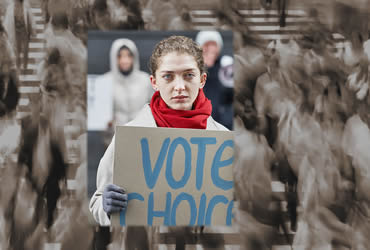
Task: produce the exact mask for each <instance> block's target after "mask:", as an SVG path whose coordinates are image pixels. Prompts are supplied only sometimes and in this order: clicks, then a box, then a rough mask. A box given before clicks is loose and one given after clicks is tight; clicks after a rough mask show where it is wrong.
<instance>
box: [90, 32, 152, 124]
mask: <svg viewBox="0 0 370 250" xmlns="http://www.w3.org/2000/svg"><path fill="white" fill-rule="evenodd" d="M139 59H140V58H139V52H138V49H137V47H136V45H135V43H134V42H133V41H131V40H129V39H117V40H115V41H114V42H113V44H112V47H111V49H110V68H111V70H110V71H109V72H107V73H105V74H104V75H102V76H100V77H98V78H97V79H96V84H106V83H107V82H109V83H112V85H113V88H112V89H113V93H112V95H113V121H112V124H111V125H123V124H125V123H127V122H129V121H130V120H132V119H133V118H134V117H135V116H136V115H137V114H138V112H139V111H140V109H141V108H142V107H143V105H144V104H145V103H147V102H148V101H149V100H150V96H151V94H152V93H153V91H152V89H151V87H150V81H149V75H148V74H147V73H146V72H144V71H140V64H139Z"/></svg>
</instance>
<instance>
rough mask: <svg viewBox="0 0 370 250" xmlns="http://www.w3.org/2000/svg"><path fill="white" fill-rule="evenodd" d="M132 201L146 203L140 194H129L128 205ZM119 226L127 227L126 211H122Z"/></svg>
mask: <svg viewBox="0 0 370 250" xmlns="http://www.w3.org/2000/svg"><path fill="white" fill-rule="evenodd" d="M130 200H139V201H144V197H143V196H142V195H141V194H138V193H129V194H127V203H128V202H129V201H130ZM119 224H120V225H121V226H126V209H125V210H122V211H121V212H120V214H119Z"/></svg>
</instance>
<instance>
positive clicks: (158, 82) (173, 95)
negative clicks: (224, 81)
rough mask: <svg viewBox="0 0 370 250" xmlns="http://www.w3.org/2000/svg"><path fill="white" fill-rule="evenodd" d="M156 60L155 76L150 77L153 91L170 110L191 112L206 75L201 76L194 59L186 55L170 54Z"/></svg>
mask: <svg viewBox="0 0 370 250" xmlns="http://www.w3.org/2000/svg"><path fill="white" fill-rule="evenodd" d="M158 60H159V61H158V68H157V70H156V72H155V75H154V76H153V75H151V76H150V81H151V83H152V86H153V88H154V90H159V93H160V95H161V97H162V99H163V101H164V102H165V103H166V104H167V106H168V107H170V108H171V109H176V110H191V109H192V107H193V103H194V101H195V99H196V98H197V96H198V93H199V89H200V88H203V87H204V84H205V83H206V79H207V74H206V73H203V74H201V72H200V70H199V68H198V64H197V62H196V61H195V58H194V57H193V56H191V55H189V54H186V53H185V54H184V53H183V54H179V53H177V52H171V53H168V54H166V55H165V56H162V57H161V58H159V59H158Z"/></svg>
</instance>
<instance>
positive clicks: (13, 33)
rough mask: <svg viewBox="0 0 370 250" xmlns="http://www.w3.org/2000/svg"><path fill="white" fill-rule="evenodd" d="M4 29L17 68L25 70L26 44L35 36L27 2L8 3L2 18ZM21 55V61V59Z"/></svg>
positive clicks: (26, 61) (16, 0) (18, 0)
mask: <svg viewBox="0 0 370 250" xmlns="http://www.w3.org/2000/svg"><path fill="white" fill-rule="evenodd" d="M4 27H5V29H6V31H7V33H8V36H9V41H10V44H12V45H13V46H15V51H16V55H17V56H16V59H17V67H18V68H19V69H20V68H21V66H22V65H23V69H26V68H27V64H28V43H29V41H30V39H31V36H33V35H35V34H36V32H35V29H36V23H35V21H34V18H33V15H32V12H31V6H30V4H29V1H28V0H14V1H11V2H10V5H9V7H8V8H7V11H6V16H5V18H4ZM21 53H22V54H23V59H21Z"/></svg>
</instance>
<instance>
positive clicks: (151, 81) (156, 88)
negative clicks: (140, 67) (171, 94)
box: [149, 75, 158, 91]
mask: <svg viewBox="0 0 370 250" xmlns="http://www.w3.org/2000/svg"><path fill="white" fill-rule="evenodd" d="M149 79H150V83H151V84H152V88H153V89H154V90H155V91H157V90H158V86H157V81H156V79H155V77H154V76H153V75H150V78H149Z"/></svg>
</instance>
